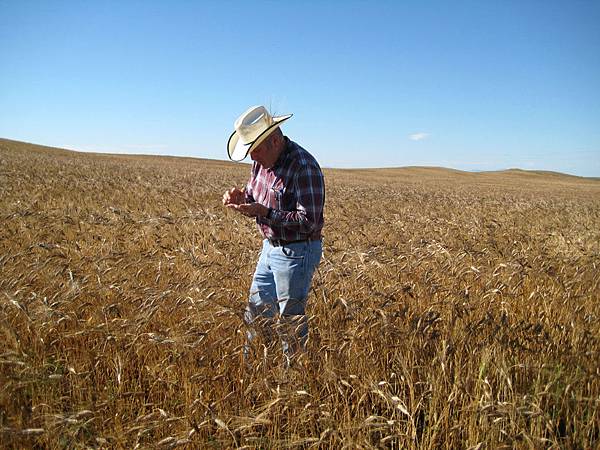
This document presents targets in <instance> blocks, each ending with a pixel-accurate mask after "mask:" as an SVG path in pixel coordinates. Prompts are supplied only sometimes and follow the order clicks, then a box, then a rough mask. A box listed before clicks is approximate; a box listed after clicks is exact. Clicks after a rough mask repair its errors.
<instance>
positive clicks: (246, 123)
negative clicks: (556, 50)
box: [233, 106, 273, 144]
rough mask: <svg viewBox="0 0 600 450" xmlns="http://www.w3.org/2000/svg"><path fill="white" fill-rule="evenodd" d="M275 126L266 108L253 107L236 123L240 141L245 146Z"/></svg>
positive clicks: (235, 126)
mask: <svg viewBox="0 0 600 450" xmlns="http://www.w3.org/2000/svg"><path fill="white" fill-rule="evenodd" d="M271 125H273V116H271V114H269V111H267V108H265V107H264V106H253V107H251V108H249V109H248V110H247V111H246V112H245V113H243V114H242V115H241V116H240V117H238V118H237V120H236V121H235V123H234V125H233V126H234V128H235V130H236V131H237V133H238V134H239V137H240V141H242V143H244V144H250V143H252V142H254V141H255V140H256V139H257V138H258V137H259V136H260V135H261V134H262V133H263V132H264V131H265V130H266V129H267V128H269V127H270V126H271Z"/></svg>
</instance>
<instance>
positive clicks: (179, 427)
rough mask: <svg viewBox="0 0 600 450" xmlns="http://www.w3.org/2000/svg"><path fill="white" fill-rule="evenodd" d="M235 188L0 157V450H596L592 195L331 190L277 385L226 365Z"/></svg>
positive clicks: (344, 184)
mask: <svg viewBox="0 0 600 450" xmlns="http://www.w3.org/2000/svg"><path fill="white" fill-rule="evenodd" d="M247 173H248V167H247V166H244V165H232V164H227V163H218V162H211V161H203V160H195V159H182V158H159V157H135V156H107V155H92V154H78V153H72V152H66V151H60V150H56V149H48V148H43V147H38V146H33V145H27V144H21V143H16V142H12V141H5V140H0V194H1V195H0V224H1V227H0V336H1V337H0V447H2V448H26V447H38V448H107V447H108V448H128V449H129V448H173V447H176V446H180V447H181V448H200V447H202V448H221V447H228V448H229V447H246V448H274V447H277V448H285V447H289V448H296V447H299V448H309V447H321V448H323V447H337V448H341V447H346V448H382V447H387V448H392V447H393V448H416V447H418V448H424V449H427V448H431V449H438V448H447V449H456V448H482V449H483V448H547V447H555V448H559V447H562V448H592V447H597V446H598V445H599V443H600V417H599V406H600V405H599V403H600V363H599V361H600V342H599V339H600V325H599V320H598V319H599V317H598V316H599V315H600V307H599V303H598V299H599V298H600V275H599V273H600V270H599V267H598V266H599V265H600V182H599V181H597V180H585V179H578V178H574V177H566V176H559V175H555V174H543V173H522V172H518V171H513V172H505V173H491V174H466V173H460V172H452V171H447V170H442V169H422V168H412V169H398V170H385V171H366V170H365V171H334V170H331V171H327V172H326V177H327V186H328V198H327V211H326V220H327V224H326V230H325V236H326V240H325V252H324V259H323V261H322V264H321V266H320V269H319V273H318V274H317V275H316V277H315V282H314V289H313V292H312V294H311V299H310V307H309V314H310V322H311V327H312V328H311V337H310V342H309V352H308V353H307V354H306V355H304V357H303V358H302V359H301V361H300V363H299V364H298V365H297V366H295V367H294V368H293V369H291V370H290V371H288V372H285V371H283V370H282V368H281V367H282V366H281V360H280V359H281V357H280V354H279V349H278V348H265V349H263V350H261V351H259V352H258V353H259V354H258V355H257V356H256V357H255V359H253V360H252V363H251V364H250V366H249V367H245V366H244V364H243V362H242V360H241V348H242V347H241V346H242V344H243V342H244V332H245V330H244V324H243V321H242V320H241V314H242V311H243V308H244V305H245V302H246V296H247V290H248V287H249V283H250V278H251V274H252V271H253V269H254V263H255V260H256V257H257V254H256V252H257V250H258V248H259V238H258V235H257V233H256V231H255V229H254V227H253V225H252V224H251V223H250V222H249V221H248V220H246V219H244V218H242V217H241V216H237V215H235V214H234V213H232V212H229V211H226V210H224V208H222V207H221V205H220V198H221V195H222V192H223V191H224V189H225V188H227V187H229V186H230V185H231V184H241V183H242V182H243V181H245V179H246V177H247Z"/></svg>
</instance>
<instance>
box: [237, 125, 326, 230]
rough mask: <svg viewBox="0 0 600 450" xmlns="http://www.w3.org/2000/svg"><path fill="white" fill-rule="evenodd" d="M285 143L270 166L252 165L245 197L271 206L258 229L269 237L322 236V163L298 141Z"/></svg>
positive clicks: (323, 196)
mask: <svg viewBox="0 0 600 450" xmlns="http://www.w3.org/2000/svg"><path fill="white" fill-rule="evenodd" d="M285 142H286V146H285V149H284V150H283V152H282V153H281V155H280V156H279V159H278V160H277V162H276V163H275V165H274V166H273V167H272V168H271V169H265V168H264V167H262V166H261V165H260V164H258V163H257V162H254V164H253V165H252V172H251V176H250V181H248V184H247V185H246V201H247V202H248V203H251V202H258V203H260V204H262V205H265V206H267V207H269V208H271V212H270V214H269V215H268V217H257V218H256V224H257V226H258V230H259V231H260V233H261V234H262V235H263V237H265V238H267V239H282V240H286V241H299V240H304V239H319V238H320V237H321V230H322V228H323V206H324V203H325V183H324V181H323V173H322V172H321V168H320V167H319V163H317V161H316V160H315V158H314V157H313V156H312V155H311V154H310V153H308V152H307V151H306V150H304V149H303V148H302V147H300V146H299V145H298V144H296V143H295V142H293V141H291V140H289V139H288V138H287V137H286V138H285Z"/></svg>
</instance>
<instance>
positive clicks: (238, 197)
mask: <svg viewBox="0 0 600 450" xmlns="http://www.w3.org/2000/svg"><path fill="white" fill-rule="evenodd" d="M290 117H291V114H290V115H287V116H280V117H273V116H271V114H269V112H268V111H267V109H266V108H265V107H263V106H255V107H252V108H250V109H248V110H247V111H246V112H245V113H243V114H242V115H241V116H240V117H239V118H238V119H237V120H236V121H235V124H234V128H235V131H234V132H233V134H232V135H231V137H230V138H229V142H228V143H227V153H228V155H229V158H230V159H232V160H234V161H241V160H243V159H244V158H246V156H248V154H250V158H251V159H252V160H253V161H254V163H253V165H252V171H251V175H250V180H249V182H248V184H247V185H246V187H245V188H244V189H238V188H235V187H234V188H232V189H230V190H228V191H227V192H225V194H223V204H224V205H225V206H226V207H227V208H230V209H232V210H234V211H236V212H238V213H241V214H244V215H246V216H249V217H254V218H255V220H256V224H257V227H258V230H259V232H260V233H261V235H262V237H263V246H262V251H261V253H260V257H259V260H258V263H257V265H256V271H255V273H254V278H253V280H252V286H251V288H250V297H249V302H248V306H247V308H246V313H245V321H246V323H247V324H248V325H249V332H248V343H249V344H250V343H251V342H252V340H253V339H254V338H255V337H256V334H257V333H261V335H262V336H263V337H264V338H265V340H266V341H267V342H268V341H270V340H271V339H272V337H273V334H274V333H273V332H274V330H275V328H276V329H277V332H278V334H279V336H280V338H281V341H282V345H283V351H284V354H285V356H286V358H287V362H288V364H289V362H290V358H292V357H293V356H294V355H295V354H297V352H298V350H300V349H303V348H304V346H305V344H306V339H307V335H308V324H307V321H306V316H305V308H306V300H307V297H308V293H309V289H310V284H311V281H312V276H313V273H314V271H315V269H316V267H317V265H318V264H319V261H320V260H321V253H322V242H321V230H322V228H323V206H324V202H325V184H324V181H323V173H322V172H321V168H320V167H319V164H318V163H317V161H316V160H315V159H314V157H313V156H312V155H310V153H308V152H307V151H306V150H304V149H303V148H302V147H300V146H299V145H298V144H296V143H295V142H292V141H291V140H290V139H288V138H287V137H286V136H284V135H283V133H282V132H281V129H280V125H281V124H282V123H283V122H284V121H286V120H287V119H289V118H290ZM247 350H248V349H247Z"/></svg>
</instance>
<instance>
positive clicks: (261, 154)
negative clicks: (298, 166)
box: [250, 135, 279, 169]
mask: <svg viewBox="0 0 600 450" xmlns="http://www.w3.org/2000/svg"><path fill="white" fill-rule="evenodd" d="M276 144H277V140H276V137H275V135H271V136H269V137H268V138H266V139H265V140H264V141H262V142H261V143H260V144H258V145H257V146H256V147H255V148H254V149H253V150H252V152H250V158H252V161H256V162H257V163H259V164H260V165H261V166H263V167H264V168H265V169H270V168H271V167H273V166H274V165H275V163H276V162H277V158H279V151H278V148H277V145H276Z"/></svg>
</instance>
